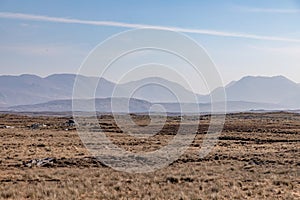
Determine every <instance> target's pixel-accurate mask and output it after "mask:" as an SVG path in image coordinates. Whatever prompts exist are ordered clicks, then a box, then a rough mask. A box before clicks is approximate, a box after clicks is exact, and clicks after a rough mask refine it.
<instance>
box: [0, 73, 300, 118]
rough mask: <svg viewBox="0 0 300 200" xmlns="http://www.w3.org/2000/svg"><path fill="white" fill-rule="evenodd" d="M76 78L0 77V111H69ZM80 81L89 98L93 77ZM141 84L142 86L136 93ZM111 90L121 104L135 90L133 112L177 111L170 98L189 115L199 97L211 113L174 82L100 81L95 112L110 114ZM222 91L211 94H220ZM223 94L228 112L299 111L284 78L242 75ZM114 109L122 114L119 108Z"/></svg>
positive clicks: (294, 89)
mask: <svg viewBox="0 0 300 200" xmlns="http://www.w3.org/2000/svg"><path fill="white" fill-rule="evenodd" d="M75 79H76V75H75V74H54V75H50V76H47V77H45V78H42V77H39V76H36V75H28V74H25V75H20V76H7V75H5V76H0V107H2V110H17V111H24V110H26V111H29V110H30V109H31V110H32V111H56V110H58V111H61V110H66V111H67V110H69V109H71V106H72V101H71V99H72V93H73V85H74V81H75ZM78 80H80V82H81V83H83V84H82V85H83V88H82V91H83V92H87V93H91V92H94V88H93V87H92V86H93V85H96V84H97V83H98V78H97V77H87V76H82V75H79V76H78ZM153 83H155V84H153ZM141 85H145V86H144V87H142V88H139V89H138V87H139V86H141ZM162 85H163V86H162ZM115 86H118V87H117V88H118V95H115V96H114V98H117V99H118V101H120V103H121V102H122V101H124V99H126V98H127V97H126V96H127V94H128V91H132V90H134V89H137V90H136V91H135V93H134V95H133V100H132V101H131V102H132V103H133V104H132V105H135V106H136V109H135V108H134V106H133V107H132V109H133V111H134V112H138V111H141V112H144V111H145V110H147V109H148V108H149V106H150V105H152V104H153V103H160V104H161V105H163V106H164V107H165V108H166V110H167V111H170V112H171V111H172V112H176V111H178V108H179V107H178V106H179V105H178V103H176V102H177V100H176V96H174V94H176V95H179V96H180V97H181V103H182V105H185V106H187V107H188V110H191V111H193V110H194V106H195V105H193V104H194V103H191V102H193V100H192V99H191V98H193V97H196V98H197V102H198V105H200V109H201V110H204V111H205V112H206V111H207V110H209V109H210V95H201V94H194V93H192V92H191V91H190V90H187V89H186V88H184V87H183V86H181V85H180V84H178V83H175V82H172V81H169V80H166V79H162V78H156V77H153V78H145V79H141V80H137V81H132V82H128V83H123V84H119V85H116V84H115V83H114V82H111V81H109V80H106V79H104V78H101V79H100V80H99V84H98V87H97V88H96V91H95V94H96V95H95V98H96V104H97V105H98V107H97V106H96V107H97V110H99V111H109V106H108V104H110V103H109V102H110V100H109V99H110V97H111V96H112V93H113V89H114V87H115ZM164 87H166V88H169V89H170V91H172V92H174V94H173V93H172V92H170V91H168V90H166V89H165V88H164ZM220 89H222V88H217V89H215V90H214V91H212V93H218V91H220ZM224 89H225V91H226V96H227V101H228V102H227V105H228V109H229V110H230V111H244V110H253V109H299V108H300V84H298V83H295V82H293V81H291V80H289V79H288V78H286V77H284V76H273V77H264V76H246V77H243V78H241V79H240V80H238V81H233V82H231V83H229V84H228V85H227V86H225V88H224ZM87 101H88V100H87ZM55 108H56V109H55ZM118 109H120V110H123V108H121V107H120V108H118Z"/></svg>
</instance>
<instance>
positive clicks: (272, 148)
mask: <svg viewBox="0 0 300 200" xmlns="http://www.w3.org/2000/svg"><path fill="white" fill-rule="evenodd" d="M68 119H69V118H67V117H54V116H34V117H29V116H25V115H12V114H0V199H285V200H287V199H300V176H299V175H300V115H298V114H293V113H284V112H279V113H260V114H259V113H240V114H228V115H227V117H226V123H225V126H224V130H223V132H222V134H221V135H220V137H219V141H218V144H217V145H216V146H215V148H214V149H213V150H212V152H210V154H209V155H208V156H207V157H205V158H202V159H200V158H199V157H198V152H199V149H200V148H201V141H202V138H203V136H204V134H205V132H206V130H207V127H208V123H209V117H208V116H202V117H201V118H200V126H199V130H198V134H197V135H196V138H195V140H194V142H193V143H192V144H191V145H190V147H189V149H188V151H186V153H185V154H184V155H182V156H181V157H180V159H178V160H177V161H175V162H174V163H172V164H171V165H169V166H168V167H166V168H163V169H160V170H157V171H155V172H152V173H144V174H134V173H125V172H119V171H115V170H113V169H111V168H109V167H107V166H104V165H103V164H102V163H101V162H99V161H98V160H97V159H95V158H93V157H92V156H91V155H90V154H89V152H88V151H87V150H86V149H85V147H84V145H83V144H82V142H81V140H80V138H79V136H78V133H77V132H76V130H75V128H73V127H71V128H70V127H68V126H67V125H66V124H65V122H66V121H67V120H68ZM134 120H135V121H136V123H137V124H139V125H141V126H143V124H144V123H145V124H146V123H147V117H145V116H135V117H134ZM100 123H101V126H102V128H103V129H104V130H105V131H106V133H107V136H108V137H110V138H111V140H112V141H113V142H114V143H115V144H117V145H119V146H122V147H123V148H124V149H126V150H128V151H153V150H155V149H158V148H159V147H161V146H163V145H165V144H167V142H168V140H170V139H172V137H173V136H174V134H175V132H176V127H177V126H178V123H179V122H178V119H176V118H175V117H170V118H169V119H168V122H167V124H166V125H165V127H164V128H163V130H162V131H161V132H160V133H159V134H158V135H156V136H154V137H150V138H149V139H139V138H133V137H130V136H128V135H127V134H125V133H122V132H121V131H118V130H119V129H118V128H117V127H116V126H115V124H114V123H113V120H112V118H111V117H110V116H103V117H102V118H101V119H100ZM191 123H195V122H194V121H191ZM32 124H41V125H42V124H44V126H39V127H34V126H32V127H31V128H30V126H31V125H32ZM44 158H51V159H52V160H51V162H49V163H46V164H43V165H41V166H39V165H38V164H36V163H34V162H30V161H31V160H34V159H44Z"/></svg>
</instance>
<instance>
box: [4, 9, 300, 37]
mask: <svg viewBox="0 0 300 200" xmlns="http://www.w3.org/2000/svg"><path fill="white" fill-rule="evenodd" d="M0 18H7V19H20V20H31V21H46V22H56V23H67V24H85V25H94V26H114V27H123V28H154V29H160V30H170V31H178V32H183V33H196V34H203V35H212V36H220V37H233V38H244V39H255V40H270V41H284V42H300V39H294V38H287V37H276V36H263V35H256V34H247V33H237V32H226V31H217V30H208V29H189V28H180V27H171V26H156V25H148V24H135V23H123V22H114V21H93V20H81V19H74V18H62V17H49V16H44V15H33V14H24V13H12V12H0Z"/></svg>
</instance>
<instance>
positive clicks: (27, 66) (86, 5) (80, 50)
mask: <svg viewBox="0 0 300 200" xmlns="http://www.w3.org/2000/svg"><path fill="white" fill-rule="evenodd" d="M299 22H300V1H299V0H298V1H297V0H285V1H278V0H271V1H269V0H265V1H261V0H252V1H250V0H249V1H248V0H244V1H232V0H228V1H221V0H219V1H215V0H211V1H197V0H189V1H180V0H172V1H158V0H152V1H146V0H145V1H140V0H126V1H124V0H123V1H121V0H119V1H109V0H107V1H101V0H99V1H56V0H51V1H50V0H48V1H47V0H46V1H37V0H36V1H31V0H28V1H21V0H20V1H15V0H0V36H1V37H0V60H1V62H0V74H1V75H18V74H36V75H39V76H42V77H45V76H48V75H50V74H55V73H56V74H57V73H77V72H78V70H79V67H80V66H81V64H82V63H83V61H84V60H85V58H86V57H87V56H88V55H89V52H90V51H91V50H93V49H94V48H95V47H96V46H97V45H98V44H99V43H101V42H103V41H105V40H106V39H107V38H109V37H111V36H113V35H115V34H119V33H121V32H123V31H128V30H132V29H136V28H143V27H152V28H157V29H162V30H164V29H168V30H169V29H171V30H174V31H179V32H181V33H183V34H185V35H186V36H188V37H190V38H191V39H193V40H194V41H195V42H197V43H198V44H199V45H201V46H202V47H203V48H204V49H205V50H206V52H207V53H208V55H209V56H210V58H211V59H212V60H213V62H214V63H215V65H216V67H217V69H218V71H219V73H220V75H221V78H222V80H223V83H224V84H228V83H229V82H231V81H233V80H238V79H240V78H242V77H243V76H247V75H255V76H275V75H284V76H286V77H287V78H289V79H291V80H293V81H295V82H298V83H300V66H299V65H300V64H299V63H300V23H299ZM149 56H150V57H151V56H152V57H151V58H159V57H160V56H161V55H160V56H158V55H156V54H155V53H151V52H150V53H149ZM167 57H168V56H167ZM142 58H143V56H141V57H138V58H137V59H139V63H143V60H142ZM129 60H130V59H127V62H128V63H130V61H129ZM146 60H147V59H145V60H144V61H145V64H146ZM154 61H155V60H154ZM154 61H153V62H154ZM158 61H160V59H158ZM158 61H156V62H158ZM174 61H176V59H173V60H172V58H169V64H170V65H172V64H174V65H175V63H174ZM172 62H173V63H172ZM128 63H127V64H128ZM133 63H134V62H133ZM118 67H122V66H121V65H119V66H115V71H113V72H112V74H117V73H118V72H119V71H120V70H118ZM84 75H89V76H93V75H95V72H94V71H93V70H91V71H85V74H84ZM108 78H110V79H113V78H114V77H108ZM197 90H199V92H203V91H204V89H203V88H202V87H200V86H199V88H197Z"/></svg>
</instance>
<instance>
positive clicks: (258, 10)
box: [239, 7, 300, 14]
mask: <svg viewBox="0 0 300 200" xmlns="http://www.w3.org/2000/svg"><path fill="white" fill-rule="evenodd" d="M239 9H240V10H241V11H244V12H256V13H277V14H297V13H300V9H282V8H256V7H239Z"/></svg>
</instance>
